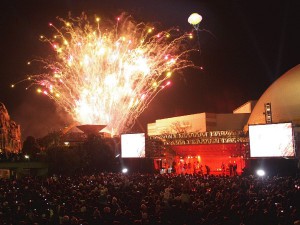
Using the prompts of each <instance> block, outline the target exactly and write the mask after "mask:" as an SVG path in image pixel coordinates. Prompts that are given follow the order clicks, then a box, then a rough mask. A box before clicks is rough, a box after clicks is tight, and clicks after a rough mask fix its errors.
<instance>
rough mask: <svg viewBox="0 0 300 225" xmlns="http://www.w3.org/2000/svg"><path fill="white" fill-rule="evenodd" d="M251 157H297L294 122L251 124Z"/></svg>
mask: <svg viewBox="0 0 300 225" xmlns="http://www.w3.org/2000/svg"><path fill="white" fill-rule="evenodd" d="M249 141H250V157H253V158H257V157H295V147H294V141H293V127H292V123H277V124H265V125H249Z"/></svg>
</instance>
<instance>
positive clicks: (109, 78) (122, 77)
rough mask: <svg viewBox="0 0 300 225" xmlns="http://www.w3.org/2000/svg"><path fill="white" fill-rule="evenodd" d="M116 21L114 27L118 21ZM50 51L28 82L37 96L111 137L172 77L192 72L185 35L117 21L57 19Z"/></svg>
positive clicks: (50, 41) (49, 40)
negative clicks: (52, 55) (50, 55)
mask: <svg viewBox="0 0 300 225" xmlns="http://www.w3.org/2000/svg"><path fill="white" fill-rule="evenodd" d="M119 20H120V21H119ZM59 21H60V22H62V23H63V25H62V27H61V28H57V27H55V26H54V25H53V24H50V26H51V27H52V28H53V29H54V30H55V34H54V37H53V38H51V39H50V38H46V37H44V36H41V39H42V40H43V41H46V42H48V43H50V44H51V46H52V47H53V49H54V50H55V52H56V54H55V59H54V60H48V59H45V60H44V59H43V60H41V62H42V63H43V65H44V69H45V71H46V72H45V73H43V74H38V75H33V76H30V77H29V79H30V80H31V81H32V82H33V83H32V84H37V85H38V89H37V91H38V92H39V93H43V94H45V95H47V96H48V97H50V98H51V99H53V100H54V101H55V102H56V103H57V104H58V105H60V106H61V107H63V108H64V109H65V110H66V111H67V112H68V113H70V114H71V116H72V118H73V119H74V120H75V121H77V122H78V123H80V124H105V125H107V129H108V130H109V131H110V132H111V133H113V134H120V133H122V132H125V131H126V130H127V129H129V128H131V127H132V126H133V124H134V122H135V120H136V118H137V117H138V116H139V115H140V114H141V113H142V112H143V110H144V109H145V108H146V107H147V106H148V105H149V103H150V102H151V100H152V99H153V98H154V97H155V96H156V95H157V93H159V92H160V91H161V90H162V89H164V88H165V87H166V86H168V85H169V84H170V77H171V75H172V73H173V72H174V71H177V70H181V69H183V68H185V67H190V66H193V63H192V62H191V61H190V60H188V59H187V55H188V52H189V51H191V50H187V49H186V48H185V47H184V46H186V42H187V41H188V39H190V37H191V35H190V34H184V35H180V34H179V33H178V30H176V29H172V30H168V31H162V32H158V33H155V34H154V28H153V27H152V26H149V25H146V24H143V23H140V24H137V23H135V22H134V21H133V20H132V19H131V18H130V17H126V18H124V20H122V19H120V18H118V22H117V24H116V26H113V27H112V26H111V25H107V24H102V22H101V23H100V19H98V18H97V19H96V22H95V23H91V22H89V20H88V19H87V17H86V15H82V16H81V17H79V18H69V19H68V20H64V19H59Z"/></svg>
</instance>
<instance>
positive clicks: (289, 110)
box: [245, 64, 300, 129]
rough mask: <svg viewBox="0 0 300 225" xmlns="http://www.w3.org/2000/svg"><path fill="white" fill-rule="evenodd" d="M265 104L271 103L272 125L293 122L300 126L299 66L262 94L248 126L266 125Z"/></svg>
mask: <svg viewBox="0 0 300 225" xmlns="http://www.w3.org/2000/svg"><path fill="white" fill-rule="evenodd" d="M266 103H271V115H272V123H281V122H293V124H295V125H300V64H299V65H297V66H295V67H294V68H292V69H291V70H289V71H287V72H286V73H285V74H283V75H282V76H281V77H279V78H278V79H277V80H276V81H275V82H274V83H273V84H271V86H270V87H269V88H268V89H267V90H266V91H265V92H264V93H263V95H262V96H261V97H260V99H259V100H258V101H257V103H256V105H255V107H254V109H253V111H252V113H251V115H250V117H249V120H248V125H252V124H265V123H266V119H265V114H264V112H265V104H266ZM245 129H248V128H246V127H245Z"/></svg>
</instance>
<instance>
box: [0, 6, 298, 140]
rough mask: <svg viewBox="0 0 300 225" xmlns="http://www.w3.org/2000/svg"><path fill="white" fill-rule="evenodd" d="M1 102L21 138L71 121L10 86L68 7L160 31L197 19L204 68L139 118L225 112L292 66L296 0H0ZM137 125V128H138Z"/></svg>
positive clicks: (41, 50) (198, 60)
mask: <svg viewBox="0 0 300 225" xmlns="http://www.w3.org/2000/svg"><path fill="white" fill-rule="evenodd" d="M0 6H1V14H0V30H1V35H0V44H1V47H0V51H1V68H0V73H1V76H0V79H1V81H0V102H3V103H4V104H5V105H6V107H7V109H8V111H9V114H10V116H11V118H12V119H13V120H15V121H16V122H17V123H19V124H21V129H22V135H23V138H25V137H26V136H28V135H34V136H36V137H40V136H42V135H45V134H47V133H48V132H49V131H52V130H57V129H59V128H62V127H63V126H64V125H67V124H68V123H69V122H70V121H69V120H68V119H66V118H67V116H66V115H65V113H63V112H62V111H61V110H59V109H57V108H56V107H55V105H54V104H53V103H52V102H51V100H49V99H47V98H46V97H45V96H39V95H36V93H35V92H34V90H29V91H26V90H25V89H24V88H25V87H24V86H22V85H21V86H18V87H17V88H14V89H12V88H10V84H12V83H14V82H17V81H19V80H21V79H23V78H25V77H26V75H28V74H32V73H34V72H35V71H34V70H33V69H32V68H29V67H28V66H27V65H26V63H27V61H28V60H30V59H32V58H35V57H37V56H43V55H45V52H46V51H47V46H46V45H45V44H43V43H41V42H40V41H39V40H38V39H39V38H38V37H39V35H40V34H47V33H49V32H50V34H51V33H52V32H51V30H50V29H49V27H48V25H47V24H48V23H49V22H56V17H57V16H60V17H63V18H65V17H66V16H67V14H68V12H72V14H73V15H79V14H80V13H81V12H83V11H84V12H86V13H87V14H92V15H93V14H97V15H99V16H101V17H108V18H110V19H113V18H116V17H117V16H118V15H120V13H121V12H124V11H125V12H128V13H129V14H131V15H132V16H133V17H134V18H135V19H136V20H138V21H145V22H159V23H160V24H161V26H163V27H165V28H170V27H179V28H180V29H181V30H182V31H184V32H185V31H186V32H189V31H191V30H192V27H191V26H190V25H189V24H188V22H187V18H188V16H189V15H190V14H191V13H193V12H197V13H199V14H201V15H202V16H203V21H202V22H201V24H200V29H202V30H209V31H210V32H211V33H212V34H213V35H211V34H210V33H209V32H205V31H200V32H199V40H200V45H201V54H194V55H193V59H194V62H195V64H196V65H199V66H203V67H204V70H203V71H198V70H194V69H188V70H185V71H184V73H183V75H178V76H174V77H173V83H172V86H171V87H170V88H168V89H166V90H165V91H163V92H160V94H159V95H158V96H157V97H156V98H155V99H154V100H153V102H152V103H151V104H150V105H149V107H148V108H147V109H146V110H145V111H144V112H143V113H142V115H141V116H140V118H139V119H138V122H139V124H141V126H142V127H143V128H145V127H146V124H147V123H150V122H154V121H155V119H160V118H165V117H171V116H180V115H186V114H193V113H200V112H215V113H230V112H232V111H233V110H234V109H235V108H237V107H238V106H240V105H242V104H243V103H245V102H246V101H248V100H257V99H258V98H259V97H260V96H261V95H262V94H263V92H264V91H265V90H266V89H267V88H268V86H270V84H272V82H274V81H275V80H276V79H277V78H278V77H279V76H280V75H282V74H283V73H284V72H286V71H287V70H289V69H291V68H292V67H294V66H296V65H297V64H299V59H300V13H299V11H300V1H299V0H283V1H277V0H264V1H261V0H260V1H245V0H218V1H217V0H205V1H201V0H194V1H193V0H152V1H150V0H77V1H76V0H51V1H49V0H48V1H45V0H26V1H24V0H4V1H3V0H2V1H1V3H0ZM138 127H139V126H137V129H139V128H138Z"/></svg>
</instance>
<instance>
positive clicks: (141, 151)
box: [121, 133, 145, 158]
mask: <svg viewBox="0 0 300 225" xmlns="http://www.w3.org/2000/svg"><path fill="white" fill-rule="evenodd" d="M121 157H122V158H145V133H137V134H122V135H121Z"/></svg>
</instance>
